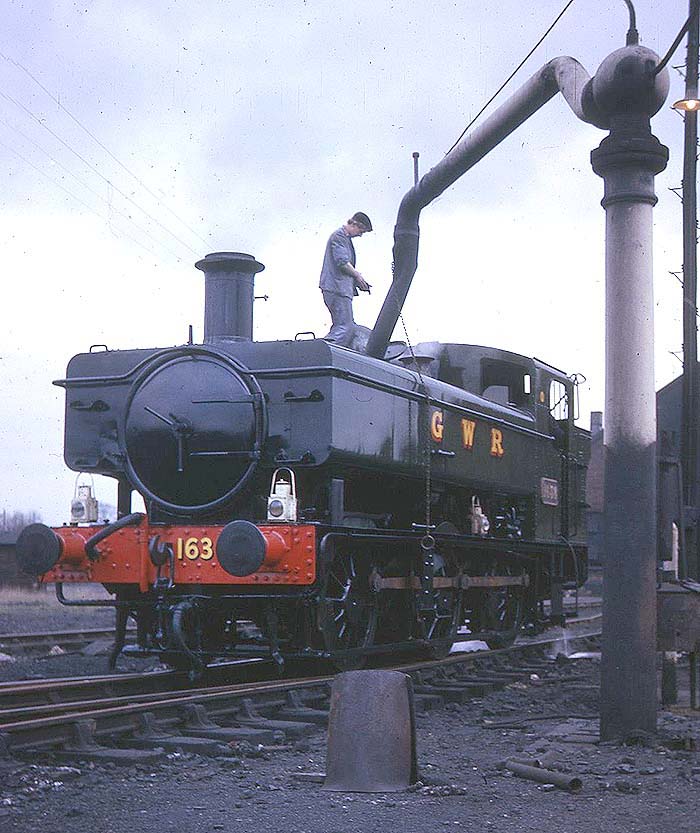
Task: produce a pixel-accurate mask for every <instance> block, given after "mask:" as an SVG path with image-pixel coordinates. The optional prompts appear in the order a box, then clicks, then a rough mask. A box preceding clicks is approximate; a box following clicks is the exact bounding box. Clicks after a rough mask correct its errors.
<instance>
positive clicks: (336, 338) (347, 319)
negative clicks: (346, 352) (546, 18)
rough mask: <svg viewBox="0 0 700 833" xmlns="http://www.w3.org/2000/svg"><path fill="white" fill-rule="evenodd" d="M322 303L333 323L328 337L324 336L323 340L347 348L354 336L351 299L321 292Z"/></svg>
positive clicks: (333, 293)
mask: <svg viewBox="0 0 700 833" xmlns="http://www.w3.org/2000/svg"><path fill="white" fill-rule="evenodd" d="M323 302H324V303H325V305H326V306H327V307H328V311H329V312H330V314H331V321H332V322H333V323H332V326H331V328H330V330H329V331H328V335H326V336H324V339H325V340H326V341H332V342H333V343H334V344H339V345H340V346H341V347H349V346H350V344H351V343H352V339H353V336H354V335H355V320H354V318H353V317H352V298H346V297H345V296H344V295H338V294H337V293H336V292H327V291H325V290H323Z"/></svg>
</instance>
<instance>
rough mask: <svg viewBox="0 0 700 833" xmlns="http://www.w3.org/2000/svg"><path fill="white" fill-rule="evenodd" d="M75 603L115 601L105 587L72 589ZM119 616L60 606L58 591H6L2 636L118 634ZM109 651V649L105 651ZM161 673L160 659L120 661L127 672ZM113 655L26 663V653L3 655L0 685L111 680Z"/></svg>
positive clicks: (1, 592) (0, 595) (0, 615)
mask: <svg viewBox="0 0 700 833" xmlns="http://www.w3.org/2000/svg"><path fill="white" fill-rule="evenodd" d="M66 595H67V596H69V598H84V599H86V598H91V599H97V598H109V596H108V594H107V593H106V592H105V591H104V590H103V588H102V587H101V585H86V586H85V587H74V588H69V590H68V591H67V592H66ZM113 627H114V610H113V609H112V608H107V607H66V606H65V605H62V604H60V603H59V602H58V600H57V599H56V596H55V594H54V590H53V585H51V586H49V587H48V589H41V590H38V591H31V590H23V589H16V588H1V589H0V634H3V633H48V632H49V631H68V630H77V629H80V628H113ZM104 647H105V648H106V646H104ZM156 667H160V665H159V663H158V661H157V660H155V659H149V660H145V659H143V660H142V659H125V658H124V657H120V658H119V661H118V668H119V670H122V671H146V670H149V669H153V668H156ZM107 673H110V672H109V670H108V668H107V652H106V650H102V651H100V652H99V653H97V654H96V655H94V656H91V655H90V654H89V652H88V653H85V654H83V653H75V654H74V653H68V654H62V655H59V656H38V655H37V656H32V657H25V656H22V654H21V653H15V654H14V655H13V654H12V653H0V682H5V681H7V680H28V679H29V680H31V679H36V678H41V677H74V676H82V675H88V674H107Z"/></svg>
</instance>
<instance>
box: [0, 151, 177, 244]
mask: <svg viewBox="0 0 700 833" xmlns="http://www.w3.org/2000/svg"><path fill="white" fill-rule="evenodd" d="M0 147H3V148H5V150H9V151H10V153H14V155H15V156H17V157H19V158H20V159H21V160H22V161H23V162H25V163H26V164H27V165H29V167H30V168H33V169H34V170H35V171H37V173H39V174H41V176H43V177H45V178H46V179H48V180H49V181H50V182H52V183H53V184H54V185H55V186H56V187H57V188H60V189H61V191H63V192H64V193H66V194H68V196H69V197H71V199H74V200H75V201H76V202H78V203H80V205H82V206H84V207H85V208H87V210H88V211H90V212H91V213H92V214H95V215H96V216H97V217H99V218H100V219H101V220H105V221H106V222H107V225H108V226H109V229H110V231H111V232H112V233H113V234H114V235H115V236H116V237H119V236H120V235H121V236H122V237H126V239H127V240H131V242H132V243H135V244H136V245H137V246H139V247H140V248H142V249H143V250H144V251H146V252H148V253H149V254H151V255H153V256H154V257H158V255H157V254H156V252H154V251H153V249H149V248H148V246H145V245H144V244H143V243H141V242H140V241H139V240H136V238H134V237H132V236H131V235H130V234H127V233H126V232H125V231H122V230H121V229H120V230H119V232H115V230H114V229H113V228H112V225H111V222H110V219H109V217H105V216H104V214H101V213H100V212H99V211H97V210H96V209H95V208H93V206H91V205H88V203H86V202H85V201H84V200H82V199H81V198H80V197H78V196H76V195H75V194H73V193H72V192H71V191H69V190H68V188H66V187H65V186H64V185H61V183H60V182H58V181H57V180H55V179H54V178H53V177H51V176H49V174H47V173H46V171H43V170H42V169H41V168H40V167H39V166H38V165H35V164H34V163H33V162H32V161H31V160H30V159H27V158H26V156H23V155H22V154H21V153H20V152H19V151H18V150H15V148H13V147H10V146H9V145H6V144H5V143H4V142H3V141H2V140H0ZM178 260H179V258H178Z"/></svg>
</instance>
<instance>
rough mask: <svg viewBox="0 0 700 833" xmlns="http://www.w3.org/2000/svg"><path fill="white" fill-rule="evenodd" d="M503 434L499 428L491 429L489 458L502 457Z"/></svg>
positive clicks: (503, 452)
mask: <svg viewBox="0 0 700 833" xmlns="http://www.w3.org/2000/svg"><path fill="white" fill-rule="evenodd" d="M504 454H505V451H504V450H503V432H502V431H501V430H500V429H499V428H492V429H491V456H492V457H503V455H504Z"/></svg>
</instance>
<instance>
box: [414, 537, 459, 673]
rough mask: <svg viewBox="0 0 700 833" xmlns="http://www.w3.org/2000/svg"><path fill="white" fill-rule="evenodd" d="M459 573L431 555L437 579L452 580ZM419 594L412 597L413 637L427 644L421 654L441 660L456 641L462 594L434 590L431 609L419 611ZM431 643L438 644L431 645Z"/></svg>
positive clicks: (452, 565) (446, 559)
mask: <svg viewBox="0 0 700 833" xmlns="http://www.w3.org/2000/svg"><path fill="white" fill-rule="evenodd" d="M458 572H459V570H458V568H457V566H456V565H455V563H454V561H453V559H451V558H449V557H448V556H442V555H440V554H439V553H436V554H435V572H434V575H435V577H436V578H438V577H443V576H445V577H450V578H454V577H455V576H456V575H457V574H458ZM420 600H421V594H420V591H416V592H415V593H414V594H413V601H414V610H415V636H416V638H417V639H421V640H425V642H426V643H427V644H426V646H425V651H426V653H427V654H428V656H429V657H431V658H432V659H442V658H443V657H446V656H447V655H448V654H449V653H450V649H451V648H452V645H453V643H454V641H455V639H456V638H457V630H458V628H459V625H460V623H461V620H462V615H461V614H462V593H461V591H460V590H458V589H457V588H446V587H438V588H435V590H434V591H433V607H432V608H431V609H429V610H421V608H420ZM431 642H436V643H438V642H441V643H442V644H436V645H431V644H430V643H431Z"/></svg>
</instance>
